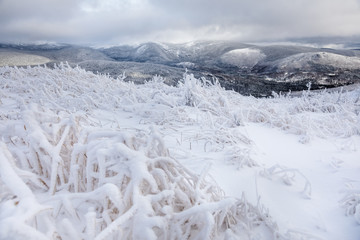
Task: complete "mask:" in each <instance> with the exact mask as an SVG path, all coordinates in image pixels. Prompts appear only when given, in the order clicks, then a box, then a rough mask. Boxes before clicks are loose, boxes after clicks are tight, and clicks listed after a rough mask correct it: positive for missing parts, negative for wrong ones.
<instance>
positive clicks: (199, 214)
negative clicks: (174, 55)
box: [0, 65, 360, 240]
mask: <svg viewBox="0 0 360 240" xmlns="http://www.w3.org/2000/svg"><path fill="white" fill-rule="evenodd" d="M163 81H164V80H163V79H162V78H161V77H154V78H153V79H152V80H151V81H149V82H147V83H145V84H143V85H134V84H133V83H127V82H124V81H123V80H121V79H120V78H119V79H113V78H110V77H108V76H104V75H95V74H93V73H89V72H86V71H84V70H82V69H79V68H70V67H69V66H67V65H60V66H58V67H56V68H55V69H48V68H43V67H34V68H16V67H15V68H12V67H1V68H0V134H1V135H0V136H1V139H0V239H27V240H29V239H324V240H337V239H347V240H357V239H359V237H360V136H359V135H360V115H359V113H360V89H359V88H356V89H355V90H353V91H350V92H345V91H338V92H331V93H328V92H325V91H323V92H320V93H312V92H304V93H303V94H302V95H301V96H299V97H292V96H283V95H280V96H279V95H274V97H272V98H263V99H257V98H254V97H246V96H242V95H240V94H238V93H236V92H233V91H226V90H224V89H222V88H221V87H220V86H219V84H210V83H209V82H207V81H206V80H198V79H195V78H194V77H193V76H191V75H184V79H183V80H181V81H180V83H179V85H178V86H176V87H172V86H167V85H165V84H164V83H163Z"/></svg>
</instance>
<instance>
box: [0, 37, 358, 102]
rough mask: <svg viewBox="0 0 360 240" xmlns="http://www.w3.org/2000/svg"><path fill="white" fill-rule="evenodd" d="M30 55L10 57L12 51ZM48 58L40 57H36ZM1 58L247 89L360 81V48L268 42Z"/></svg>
mask: <svg viewBox="0 0 360 240" xmlns="http://www.w3.org/2000/svg"><path fill="white" fill-rule="evenodd" d="M15 55H16V59H18V60H19V59H21V57H22V56H23V57H24V58H25V56H26V59H25V63H24V61H19V62H18V64H17V63H13V62H11V64H9V63H10V62H9V61H7V59H10V58H11V57H13V58H14V56H15ZM39 57H42V60H44V59H46V61H45V62H38V63H37V62H34V61H33V60H34V59H35V58H37V59H39ZM0 59H1V61H0V64H2V65H20V66H21V65H37V64H39V63H45V64H46V65H47V66H49V67H52V66H54V64H59V63H60V62H68V63H69V64H70V65H73V66H76V65H77V66H80V67H81V68H84V69H85V70H88V71H92V72H97V73H101V74H109V75H110V76H112V77H118V76H125V80H126V81H134V82H135V83H143V82H145V81H147V80H149V79H151V78H152V77H153V76H154V75H159V76H162V77H163V79H164V81H165V83H167V84H170V85H175V84H177V82H178V81H179V80H181V79H182V78H183V74H184V73H185V72H187V73H191V74H194V75H195V77H197V78H201V77H204V78H206V79H208V80H210V81H215V79H217V80H218V81H219V82H220V84H221V85H222V86H223V87H225V88H226V89H233V90H235V91H237V92H239V93H241V94H244V95H253V96H257V97H260V96H269V95H271V94H272V92H288V91H301V90H305V89H308V88H309V86H310V85H309V82H310V83H311V89H323V88H332V87H338V86H343V85H349V84H353V83H359V82H360V49H357V48H354V49H332V48H319V47H309V46H301V45H285V44H281V45H280V44H278V45H274V44H271V45H262V44H244V43H239V42H228V41H202V42H191V43H185V44H165V43H153V42H150V43H143V44H139V45H134V46H130V45H122V46H112V47H96V48H95V47H84V46H77V45H69V44H0Z"/></svg>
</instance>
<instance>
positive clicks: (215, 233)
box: [0, 104, 277, 239]
mask: <svg viewBox="0 0 360 240" xmlns="http://www.w3.org/2000/svg"><path fill="white" fill-rule="evenodd" d="M20 115H21V116H22V117H20V119H18V120H17V121H16V122H15V123H11V124H8V125H7V126H6V127H5V128H2V129H1V135H2V136H3V137H2V143H1V150H0V158H1V188H2V189H4V191H2V192H1V195H0V208H1V210H2V211H1V215H0V226H1V229H2V230H1V233H0V234H1V235H0V237H1V238H7V239H8V238H13V239H21V238H30V239H48V238H50V239H57V238H61V239H129V238H130V239H183V238H186V239H219V238H223V237H224V236H225V235H229V234H230V235H231V234H232V235H234V234H236V235H237V236H248V237H250V236H251V232H252V229H253V228H257V227H261V228H265V229H267V230H266V231H267V232H268V234H269V236H276V231H277V230H276V225H275V224H274V223H273V222H272V221H271V219H270V218H269V216H268V214H267V213H266V211H265V210H264V209H263V208H261V207H260V206H259V207H253V206H251V205H250V204H248V203H247V201H246V200H245V199H235V198H225V197H224V195H223V192H222V191H221V189H220V188H219V187H218V186H217V185H216V184H215V183H213V182H211V181H209V179H208V178H207V173H206V172H204V173H203V174H202V175H200V176H199V175H196V174H194V173H192V172H191V171H189V170H188V169H186V168H185V167H184V166H182V165H181V164H179V163H178V162H177V161H176V160H175V159H174V158H172V157H171V156H169V152H168V149H167V148H166V146H165V144H164V142H163V140H162V138H161V136H160V135H159V134H158V133H157V132H156V131H155V130H150V131H139V130H136V129H127V130H122V129H111V130H106V129H104V128H101V126H90V124H89V120H88V119H87V117H86V115H82V114H81V113H77V114H74V113H73V114H71V113H69V112H67V111H56V112H54V111H52V110H50V109H47V108H44V107H41V106H38V105H35V104H32V105H30V106H29V108H28V109H24V110H23V111H22V112H21V114H20Z"/></svg>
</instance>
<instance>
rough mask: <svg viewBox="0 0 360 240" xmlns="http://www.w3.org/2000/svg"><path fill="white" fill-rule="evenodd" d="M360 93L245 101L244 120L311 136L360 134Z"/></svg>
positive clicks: (308, 94) (240, 109) (278, 97)
mask: <svg viewBox="0 0 360 240" xmlns="http://www.w3.org/2000/svg"><path fill="white" fill-rule="evenodd" d="M359 96H360V90H359V89H357V90H354V91H351V92H343V91H338V92H337V91H334V92H327V91H323V92H319V93H311V92H308V91H306V92H303V94H302V95H301V96H298V97H295V96H294V97H293V96H291V95H277V94H275V95H274V97H273V98H262V99H256V98H251V97H249V98H243V99H242V100H243V103H242V104H241V107H239V112H240V114H241V116H242V119H243V120H244V121H250V122H261V123H265V124H269V125H271V126H273V127H276V128H280V129H282V130H285V131H287V132H290V133H294V134H298V135H303V136H307V137H311V136H318V137H323V138H325V137H334V136H341V137H349V136H352V135H359V134H360V115H359V114H360V102H359Z"/></svg>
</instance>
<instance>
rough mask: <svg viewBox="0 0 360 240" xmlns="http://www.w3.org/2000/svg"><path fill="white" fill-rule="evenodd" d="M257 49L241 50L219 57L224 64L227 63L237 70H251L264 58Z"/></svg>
mask: <svg viewBox="0 0 360 240" xmlns="http://www.w3.org/2000/svg"><path fill="white" fill-rule="evenodd" d="M265 57H266V56H265V54H263V53H262V52H261V51H260V50H259V49H252V48H243V49H235V50H232V51H229V52H227V53H225V54H224V55H222V56H221V60H222V61H223V62H224V63H228V64H231V65H234V66H237V67H239V68H250V69H251V68H252V67H254V66H255V65H256V64H257V63H258V62H259V61H261V60H263V59H264V58H265Z"/></svg>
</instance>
